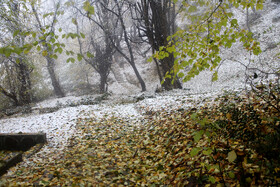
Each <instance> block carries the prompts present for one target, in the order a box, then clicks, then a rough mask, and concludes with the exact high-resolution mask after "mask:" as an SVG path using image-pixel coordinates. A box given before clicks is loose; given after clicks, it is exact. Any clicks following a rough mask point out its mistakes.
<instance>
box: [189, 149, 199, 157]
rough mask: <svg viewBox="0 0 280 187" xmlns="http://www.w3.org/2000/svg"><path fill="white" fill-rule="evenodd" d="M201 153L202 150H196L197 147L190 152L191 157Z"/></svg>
mask: <svg viewBox="0 0 280 187" xmlns="http://www.w3.org/2000/svg"><path fill="white" fill-rule="evenodd" d="M199 151H200V148H196V147H195V148H193V149H192V150H191V152H190V155H191V157H194V156H196V155H197V154H198V153H199Z"/></svg>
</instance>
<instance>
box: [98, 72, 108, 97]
mask: <svg viewBox="0 0 280 187" xmlns="http://www.w3.org/2000/svg"><path fill="white" fill-rule="evenodd" d="M106 84H107V76H106V75H103V74H100V85H99V88H100V93H101V94H103V93H105V92H106V91H107V89H106Z"/></svg>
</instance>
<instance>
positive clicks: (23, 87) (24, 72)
mask: <svg viewBox="0 0 280 187" xmlns="http://www.w3.org/2000/svg"><path fill="white" fill-rule="evenodd" d="M17 68H18V79H19V81H20V88H19V93H18V94H19V99H18V101H19V103H18V105H25V104H29V103H31V81H30V72H29V71H30V70H29V68H28V66H27V65H26V64H25V63H24V62H23V61H22V59H20V62H19V63H18V66H17Z"/></svg>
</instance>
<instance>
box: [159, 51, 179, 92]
mask: <svg viewBox="0 0 280 187" xmlns="http://www.w3.org/2000/svg"><path fill="white" fill-rule="evenodd" d="M173 65H174V56H173V55H172V54H170V55H169V57H166V58H164V59H163V60H161V66H162V71H163V75H166V73H167V72H169V71H170V70H171V69H172V67H173ZM169 74H170V72H169ZM171 76H172V78H166V79H165V81H164V83H163V85H162V86H163V88H164V89H165V90H172V89H182V85H181V83H180V81H179V80H178V79H177V78H175V80H174V82H173V84H172V80H173V78H174V74H171Z"/></svg>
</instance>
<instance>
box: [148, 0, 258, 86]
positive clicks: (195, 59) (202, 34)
mask: <svg viewBox="0 0 280 187" xmlns="http://www.w3.org/2000/svg"><path fill="white" fill-rule="evenodd" d="M263 2H264V1H263V0H260V1H256V0H253V1H233V0H229V1H219V3H215V4H212V3H211V2H210V1H199V2H196V1H184V2H183V5H184V8H183V9H184V11H183V14H185V20H186V21H188V22H190V24H189V25H188V26H187V28H186V29H181V30H178V31H177V32H176V33H175V34H174V35H172V36H170V37H169V38H168V41H169V44H168V45H167V46H162V47H161V48H160V50H159V51H157V52H156V53H155V54H154V57H155V58H157V59H163V58H166V57H168V56H169V54H171V53H173V54H174V56H175V58H176V61H175V64H174V66H173V69H172V70H171V71H170V72H169V73H168V74H167V75H166V77H170V76H171V75H175V77H173V78H174V79H175V78H176V75H178V76H179V77H180V78H182V80H183V81H184V82H185V81H189V80H190V79H191V78H193V77H194V76H196V75H198V74H199V73H200V72H201V71H203V70H206V69H210V70H211V71H213V70H215V69H216V68H217V66H218V65H219V63H221V61H222V58H221V56H220V52H221V49H230V48H231V47H232V45H233V44H235V43H242V44H243V48H244V49H245V50H247V51H248V52H249V53H252V54H254V55H259V54H260V53H261V49H260V46H259V42H258V41H256V40H255V38H254V36H253V33H252V32H250V31H248V30H245V29H241V28H240V26H239V23H238V21H237V19H235V18H234V15H233V13H232V10H233V8H242V9H249V8H251V9H253V8H255V9H256V10H259V9H262V8H263ZM197 6H200V9H203V10H205V12H204V13H199V14H197V13H196V12H197V11H198V8H197ZM231 6H233V8H230V7H231ZM205 7H207V8H205ZM150 60H151V59H150ZM186 67H190V70H189V72H187V73H183V72H182V71H181V70H184V69H185V68H186ZM217 78H218V77H217V72H215V73H214V76H213V81H215V80H217Z"/></svg>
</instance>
